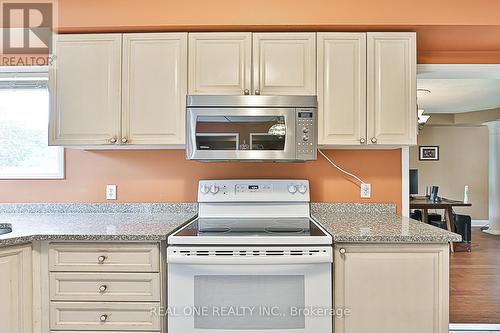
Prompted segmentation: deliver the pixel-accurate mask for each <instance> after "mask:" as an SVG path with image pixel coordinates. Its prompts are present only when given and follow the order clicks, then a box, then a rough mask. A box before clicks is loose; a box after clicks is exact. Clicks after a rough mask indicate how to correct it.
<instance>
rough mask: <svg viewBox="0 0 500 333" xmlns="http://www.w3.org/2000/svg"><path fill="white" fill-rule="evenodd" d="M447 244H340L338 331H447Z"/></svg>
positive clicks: (336, 293)
mask: <svg viewBox="0 0 500 333" xmlns="http://www.w3.org/2000/svg"><path fill="white" fill-rule="evenodd" d="M448 261H449V254H448V245H447V244H436V245H433V244H418V245H403V244H399V245H397V244H394V245H368V244H366V245H356V244H347V245H343V244H338V245H336V246H335V256H334V265H335V281H334V290H335V291H334V298H335V300H334V304H335V308H336V309H342V310H343V312H344V315H343V316H340V315H339V316H336V317H335V332H336V333H366V332H370V333H401V332H405V333H445V332H448V316H449V309H448V302H449V300H448V298H449V297H448V293H449V287H448V278H449V273H448V270H449V262H448Z"/></svg>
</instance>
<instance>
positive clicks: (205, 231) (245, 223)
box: [175, 218, 326, 237]
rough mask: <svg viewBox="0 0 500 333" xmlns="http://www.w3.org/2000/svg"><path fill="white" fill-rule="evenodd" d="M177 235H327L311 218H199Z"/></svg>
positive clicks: (176, 234)
mask: <svg viewBox="0 0 500 333" xmlns="http://www.w3.org/2000/svg"><path fill="white" fill-rule="evenodd" d="M175 236H190V237H192V236H198V237H206V236H217V237H226V236H227V237H235V236H238V237H271V236H272V237H280V236H287V237H291V236H302V237H304V236H326V234H325V233H324V232H323V231H322V230H321V229H320V228H319V227H318V226H317V225H316V223H315V222H314V221H312V220H311V219H309V218H198V219H196V220H194V221H193V222H191V223H190V224H188V225H187V226H186V227H185V228H183V229H181V230H179V231H178V232H177V233H175Z"/></svg>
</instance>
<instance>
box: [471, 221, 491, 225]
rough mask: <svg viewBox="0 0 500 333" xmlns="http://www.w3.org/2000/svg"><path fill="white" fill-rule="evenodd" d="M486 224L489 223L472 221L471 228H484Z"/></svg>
mask: <svg viewBox="0 0 500 333" xmlns="http://www.w3.org/2000/svg"><path fill="white" fill-rule="evenodd" d="M488 223H490V222H489V221H488V220H472V221H471V226H472V227H484V226H485V225H487V224H488Z"/></svg>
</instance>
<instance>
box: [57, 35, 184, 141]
mask: <svg viewBox="0 0 500 333" xmlns="http://www.w3.org/2000/svg"><path fill="white" fill-rule="evenodd" d="M55 50H56V61H55V64H54V65H53V66H52V67H51V73H50V74H51V76H50V89H51V115H50V126H51V131H50V133H51V134H50V138H49V142H50V144H51V145H63V146H67V145H76V146H97V145H115V146H118V145H122V146H123V145H143V146H152V145H182V144H184V122H185V120H184V112H185V99H186V90H187V33H143V34H123V35H122V34H95V35H93V34H85V35H59V36H57V40H56V49H55Z"/></svg>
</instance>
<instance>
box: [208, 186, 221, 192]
mask: <svg viewBox="0 0 500 333" xmlns="http://www.w3.org/2000/svg"><path fill="white" fill-rule="evenodd" d="M217 192H219V187H218V186H216V185H212V186H211V187H210V193H212V194H216V193H217Z"/></svg>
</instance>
